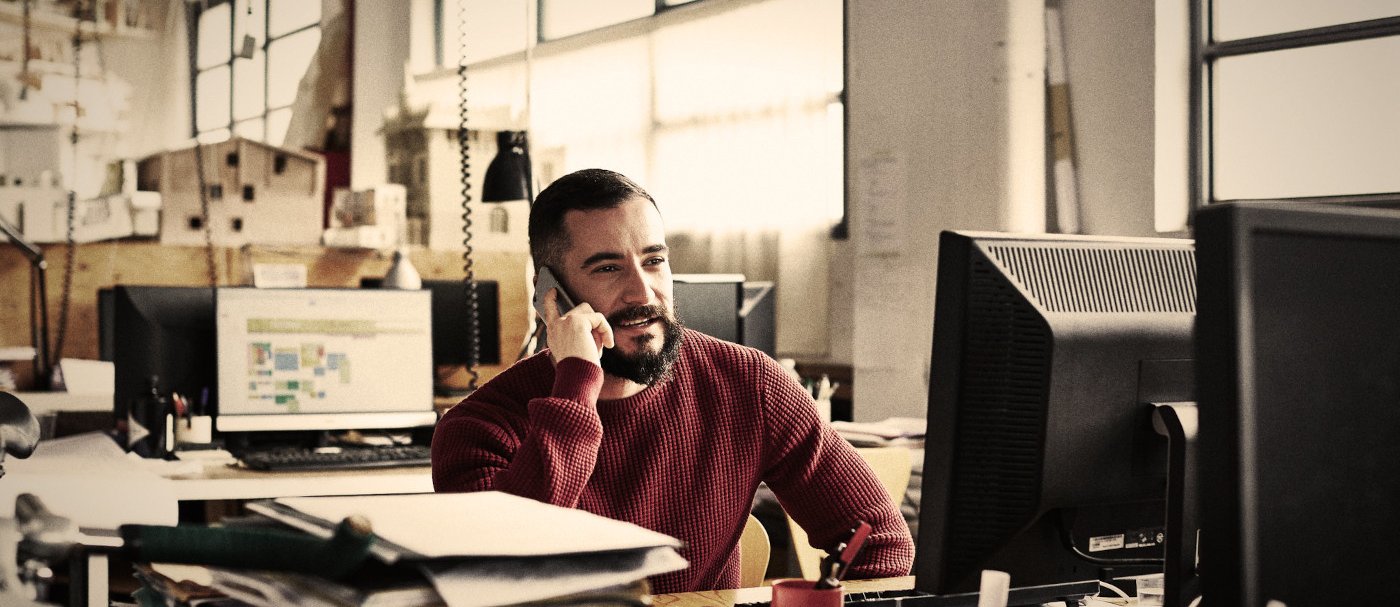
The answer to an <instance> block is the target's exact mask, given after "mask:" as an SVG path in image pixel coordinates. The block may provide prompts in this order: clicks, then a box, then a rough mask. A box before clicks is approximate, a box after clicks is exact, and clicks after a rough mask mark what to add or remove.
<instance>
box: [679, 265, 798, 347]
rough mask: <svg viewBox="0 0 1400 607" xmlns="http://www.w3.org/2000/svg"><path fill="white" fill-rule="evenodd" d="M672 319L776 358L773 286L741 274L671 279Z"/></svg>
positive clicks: (686, 275)
mask: <svg viewBox="0 0 1400 607" xmlns="http://www.w3.org/2000/svg"><path fill="white" fill-rule="evenodd" d="M671 290H672V296H673V297H674V298H675V306H676V318H677V319H679V320H680V321H681V323H683V324H685V326H687V327H690V328H692V329H695V330H696V331H699V332H701V333H704V334H706V335H709V336H711V337H717V338H719V339H723V340H725V341H730V342H734V343H737V344H742V345H745V346H749V347H751V348H755V349H757V350H760V351H762V352H764V353H766V354H768V355H769V356H776V355H777V347H776V341H775V331H774V311H775V308H774V300H775V299H776V297H774V286H773V283H771V282H766V281H746V280H745V279H744V275H742V274H676V275H674V276H672V289H671Z"/></svg>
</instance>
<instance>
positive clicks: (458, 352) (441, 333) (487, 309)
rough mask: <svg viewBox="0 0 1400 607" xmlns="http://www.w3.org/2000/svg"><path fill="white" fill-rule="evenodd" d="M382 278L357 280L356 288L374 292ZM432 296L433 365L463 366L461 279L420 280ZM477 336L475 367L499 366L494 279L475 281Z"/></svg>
mask: <svg viewBox="0 0 1400 607" xmlns="http://www.w3.org/2000/svg"><path fill="white" fill-rule="evenodd" d="M383 282H384V279H382V278H361V279H360V286H361V287H364V288H370V289H377V288H379V286H380V285H381V284H383ZM423 288H424V289H425V290H427V291H430V292H432V294H433V364H435V365H465V364H467V363H468V362H470V361H471V349H470V347H469V341H468V340H469V339H470V335H469V333H470V331H469V327H468V323H467V319H468V318H469V317H468V313H469V310H470V298H469V291H468V290H467V283H466V281H462V280H429V279H424V280H423ZM476 309H477V323H478V324H477V336H478V337H479V338H480V340H481V342H480V343H481V346H480V351H479V352H478V353H477V359H476V362H477V364H482V365H498V364H501V314H500V288H499V286H498V285H497V284H496V281H494V280H478V281H476Z"/></svg>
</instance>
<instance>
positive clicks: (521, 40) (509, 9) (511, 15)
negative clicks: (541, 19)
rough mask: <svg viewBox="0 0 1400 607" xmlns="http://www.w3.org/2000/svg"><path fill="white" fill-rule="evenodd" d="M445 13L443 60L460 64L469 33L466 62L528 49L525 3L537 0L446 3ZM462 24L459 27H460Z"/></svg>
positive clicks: (484, 0)
mask: <svg viewBox="0 0 1400 607" xmlns="http://www.w3.org/2000/svg"><path fill="white" fill-rule="evenodd" d="M445 1H446V4H445V5H444V6H443V9H442V10H443V13H442V24H443V25H442V26H443V32H442V44H443V54H442V56H443V57H444V61H446V62H447V64H448V65H457V63H458V58H459V54H460V53H461V52H462V30H463V29H465V30H466V43H467V49H466V56H467V62H468V63H472V62H476V61H481V60H483V59H490V58H492V57H500V56H501V55H506V54H509V53H518V52H520V51H522V50H524V49H525V39H526V38H527V37H528V36H529V33H527V31H526V30H527V28H526V26H525V7H526V4H525V3H526V2H535V1H536V0H462V1H461V2H460V3H459V2H451V1H450V0H445ZM459 23H460V24H461V25H458V24H459Z"/></svg>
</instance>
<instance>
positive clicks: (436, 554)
mask: <svg viewBox="0 0 1400 607" xmlns="http://www.w3.org/2000/svg"><path fill="white" fill-rule="evenodd" d="M248 507H249V509H250V510H253V511H254V512H258V513H260V514H263V515H264V516H268V517H270V518H273V519H275V520H278V521H281V522H283V523H285V524H288V525H291V526H293V527H295V528H298V529H301V530H303V531H306V532H308V533H312V534H314V535H317V536H321V537H330V535H331V533H332V530H333V529H334V527H335V525H336V524H338V523H339V522H340V521H342V520H344V519H345V518H346V517H348V516H351V515H362V516H364V517H366V518H367V519H369V521H370V524H371V526H372V527H373V529H374V533H375V537H376V540H375V545H374V547H373V548H372V553H373V554H374V555H375V556H377V557H378V558H379V559H380V560H381V561H383V562H384V563H387V564H394V563H401V564H404V565H408V564H412V565H413V566H416V567H418V568H419V570H420V571H422V573H423V574H424V575H425V576H427V578H428V579H429V580H431V583H432V587H433V588H434V589H436V591H437V592H438V594H439V595H440V596H441V598H442V600H443V601H444V602H445V603H446V604H447V605H450V606H452V607H490V606H493V605H516V604H522V603H529V602H532V601H542V600H547V599H554V598H556V597H564V596H578V597H587V596H589V595H590V593H600V592H602V593H606V592H611V591H613V590H614V589H618V588H622V589H631V590H626V591H627V592H633V593H635V592H638V591H637V590H635V588H636V586H635V582H637V581H638V580H642V579H644V578H646V577H648V576H652V575H657V574H660V573H665V572H668V571H675V570H677V569H681V568H684V567H685V566H686V565H687V563H686V561H685V559H683V558H681V556H680V555H679V554H677V553H676V551H675V549H676V548H677V547H679V546H680V542H679V540H676V539H675V538H673V537H670V536H667V535H664V534H660V533H656V532H654V531H650V530H647V529H643V528H641V527H638V526H636V525H633V524H630V523H624V522H620V521H615V520H611V519H607V518H603V517H600V516H597V515H594V514H590V513H588V512H584V511H582V510H573V509H568V508H560V507H557V506H551V505H548V504H543V503H540V502H537V501H534V500H530V499H525V498H521V497H516V496H513V495H509V494H505V493H499V492H483V493H452V494H417V495H384V496H368V497H311V498H282V499H278V500H275V501H271V502H256V503H253V504H249V506H248Z"/></svg>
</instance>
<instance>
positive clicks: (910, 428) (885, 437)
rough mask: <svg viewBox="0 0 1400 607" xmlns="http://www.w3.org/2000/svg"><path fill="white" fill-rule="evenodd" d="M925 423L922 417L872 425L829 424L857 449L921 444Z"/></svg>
mask: <svg viewBox="0 0 1400 607" xmlns="http://www.w3.org/2000/svg"><path fill="white" fill-rule="evenodd" d="M925 425H926V422H925V420H924V418H922V417H891V418H887V419H885V420H884V421H880V422H873V423H858V422H847V421H834V422H831V427H832V428H834V429H835V430H836V432H837V433H838V434H840V435H841V438H844V439H846V440H847V441H849V442H850V443H851V444H854V445H856V446H858V447H863V446H873V447H886V446H894V445H911V444H918V443H921V442H922V441H923V439H924V433H925Z"/></svg>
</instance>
